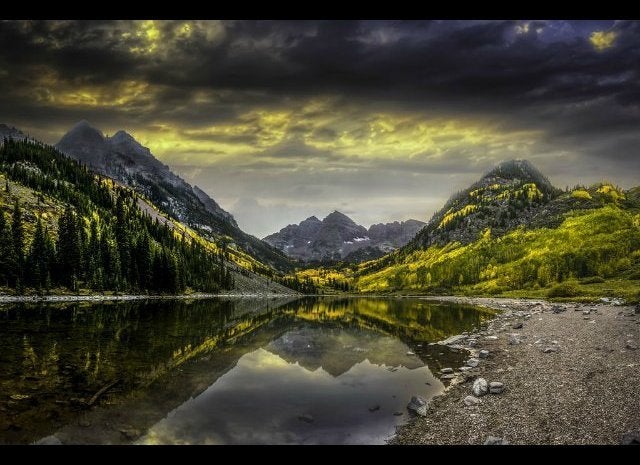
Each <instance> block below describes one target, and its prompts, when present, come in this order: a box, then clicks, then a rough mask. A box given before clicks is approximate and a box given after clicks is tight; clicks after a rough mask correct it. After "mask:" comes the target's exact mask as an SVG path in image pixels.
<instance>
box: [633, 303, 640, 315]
mask: <svg viewBox="0 0 640 465" xmlns="http://www.w3.org/2000/svg"><path fill="white" fill-rule="evenodd" d="M633 313H635V314H636V315H640V304H638V305H636V308H635V309H634V310H633Z"/></svg>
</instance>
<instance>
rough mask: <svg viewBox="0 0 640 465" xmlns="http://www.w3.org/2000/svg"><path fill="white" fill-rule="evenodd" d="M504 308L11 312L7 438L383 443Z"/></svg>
mask: <svg viewBox="0 0 640 465" xmlns="http://www.w3.org/2000/svg"><path fill="white" fill-rule="evenodd" d="M493 315H494V312H493V311H491V310H489V309H485V308H481V307H475V306H471V305H461V304H454V303H438V302H434V301H427V300H424V299H418V298H415V299H414V298H357V297H317V298H301V299H293V298H291V299H278V298H272V299H249V298H217V299H207V300H193V301H184V300H162V301H146V302H108V303H100V304H96V303H68V304H11V305H2V306H0V443H4V444H16V443H17V444H28V443H32V442H37V441H42V442H54V443H55V442H62V443H65V444H66V443H71V444H85V443H91V444H121V443H135V444H383V443H385V441H386V440H387V439H389V438H390V437H391V436H392V435H393V434H394V432H395V429H396V427H397V426H398V425H400V424H402V423H405V422H407V421H408V420H409V418H410V415H412V414H411V413H410V412H409V411H408V410H407V409H406V405H407V403H408V402H409V400H410V399H411V396H414V395H421V396H423V397H424V398H427V399H429V398H432V397H433V396H435V395H438V394H440V393H441V392H442V391H443V390H444V389H445V387H446V386H445V384H444V383H446V382H447V381H441V380H440V379H439V377H438V375H439V371H440V369H442V368H444V367H452V368H456V367H459V366H461V365H462V364H463V362H464V360H465V359H466V358H468V356H467V353H466V352H464V351H458V350H455V349H451V348H448V347H444V346H439V345H429V343H431V342H436V341H439V340H442V339H445V338H446V337H448V336H451V335H454V334H459V333H461V332H463V331H469V330H472V329H473V328H479V327H481V326H482V325H483V323H484V322H486V321H487V320H488V319H490V318H492V317H493Z"/></svg>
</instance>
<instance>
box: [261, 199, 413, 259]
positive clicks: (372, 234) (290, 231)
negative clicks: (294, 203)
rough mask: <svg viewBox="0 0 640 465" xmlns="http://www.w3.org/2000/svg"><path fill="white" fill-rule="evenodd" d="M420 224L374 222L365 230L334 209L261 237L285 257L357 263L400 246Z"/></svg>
mask: <svg viewBox="0 0 640 465" xmlns="http://www.w3.org/2000/svg"><path fill="white" fill-rule="evenodd" d="M422 226H424V223H423V222H421V221H418V220H408V221H404V222H402V223H399V222H397V221H396V222H394V223H387V224H382V223H380V224H374V225H372V226H371V227H370V228H369V229H368V230H367V229H366V228H365V227H364V226H361V225H358V224H356V223H355V222H354V221H353V220H352V219H351V218H349V217H348V216H347V215H345V214H343V213H340V212H339V211H334V212H332V213H331V214H329V215H328V216H327V217H326V218H324V219H323V220H322V221H320V220H319V219H318V218H316V217H315V216H311V217H309V218H307V219H306V220H304V221H302V222H301V223H300V224H297V225H296V224H290V225H288V226H286V227H284V228H282V229H281V230H280V231H279V232H277V233H274V234H271V235H269V236H267V237H265V238H264V239H263V240H264V241H265V242H267V243H269V244H271V245H273V246H274V247H276V248H278V249H280V250H282V251H283V252H285V253H286V254H287V255H288V256H290V257H292V258H297V259H299V260H302V261H306V262H310V261H319V262H334V261H339V260H345V261H352V262H360V261H363V260H367V259H371V258H377V257H379V256H382V255H384V254H385V253H388V252H390V251H393V250H395V249H396V248H398V247H401V246H403V245H404V244H406V243H407V242H409V240H411V239H412V238H413V237H414V236H415V234H416V233H417V232H418V231H419V230H420V228H422Z"/></svg>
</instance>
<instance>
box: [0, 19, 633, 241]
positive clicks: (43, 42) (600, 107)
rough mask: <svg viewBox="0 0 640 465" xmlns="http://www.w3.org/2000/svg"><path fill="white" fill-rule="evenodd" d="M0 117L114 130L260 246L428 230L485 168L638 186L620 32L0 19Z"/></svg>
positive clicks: (46, 135) (31, 126)
mask: <svg viewBox="0 0 640 465" xmlns="http://www.w3.org/2000/svg"><path fill="white" fill-rule="evenodd" d="M0 43H1V44H3V46H2V47H0V122H1V123H6V124H9V125H12V126H16V127H18V128H20V129H22V130H23V131H25V132H28V133H29V134H30V135H31V136H33V137H36V138H38V139H40V140H42V141H44V142H48V143H56V142H57V141H58V140H59V139H60V138H61V137H62V135H63V134H64V133H65V132H66V131H67V130H68V129H70V128H71V127H72V126H73V125H74V124H75V123H76V122H78V121H80V120H83V119H84V120H88V121H89V122H90V123H91V124H92V125H94V126H95V127H97V128H99V129H101V130H102V131H103V132H104V133H106V134H113V133H115V132H116V131H117V130H119V129H124V130H126V131H127V132H129V133H130V134H132V135H133V136H134V137H136V139H138V140H139V141H140V142H141V143H142V144H143V145H145V146H147V147H149V148H150V149H151V151H152V153H153V154H154V155H156V156H157V157H158V158H159V159H160V160H162V161H163V162H164V163H166V164H168V165H169V166H170V167H171V168H172V169H173V170H174V171H175V172H176V173H178V174H179V175H180V176H182V177H183V178H185V179H186V180H187V181H188V182H190V183H192V184H196V185H198V186H199V187H200V188H202V189H203V190H205V191H206V192H207V193H209V195H211V196H212V197H213V198H214V199H215V200H216V201H217V202H218V203H219V204H220V205H221V206H222V207H223V208H225V209H226V210H228V211H230V212H231V213H233V214H234V216H235V217H236V220H237V221H238V224H239V225H240V226H241V227H242V228H243V229H244V230H246V231H247V232H249V233H252V234H254V235H257V236H259V237H263V236H265V235H267V234H270V233H272V232H275V231H277V230H279V229H280V228H282V227H284V226H286V225H287V224H290V223H298V222H300V221H301V220H303V219H304V218H307V217H309V216H311V215H316V216H318V217H319V218H323V217H324V216H326V215H327V214H328V213H330V212H331V211H333V210H340V211H342V212H343V213H346V214H347V215H349V216H351V217H352V218H353V219H354V220H355V221H356V222H358V223H360V224H363V225H364V226H367V227H368V226H369V225H370V224H373V223H379V222H388V221H395V220H405V219H409V218H415V219H419V220H422V221H427V220H428V219H429V218H430V217H431V215H432V214H433V213H434V212H435V211H437V210H438V209H439V208H440V207H441V206H442V205H443V204H444V202H445V201H446V200H447V199H448V198H449V196H451V195H452V194H453V193H455V192H456V191H458V190H461V189H464V188H465V187H467V186H468V185H469V184H470V183H471V182H473V181H475V180H476V179H478V178H479V177H480V176H482V174H483V173H484V172H486V171H487V170H489V169H490V168H491V167H492V166H494V165H495V164H497V163H499V162H500V161H503V160H508V159H513V158H525V159H528V160H530V161H531V162H532V163H534V164H535V165H536V166H537V167H538V168H539V169H540V170H541V171H542V172H543V173H545V174H547V175H548V177H549V178H550V179H551V181H552V182H553V183H554V184H556V185H557V186H559V187H565V186H573V185H575V184H578V183H582V184H590V183H594V182H599V181H603V180H610V181H613V182H615V183H617V184H618V185H620V186H622V187H625V188H628V187H632V186H634V185H638V184H640V182H638V181H639V179H640V156H639V155H640V154H639V153H638V147H640V22H638V21H609V20H608V21H542V20H531V21H530V20H500V21H484V20H483V21H452V20H447V21H202V20H194V21H186V20H180V21H166V20H162V21H158V20H156V21H154V20H144V21H142V20H140V21H137V20H135V21H134V20H129V21H1V22H0Z"/></svg>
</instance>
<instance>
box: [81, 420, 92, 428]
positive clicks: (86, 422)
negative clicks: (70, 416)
mask: <svg viewBox="0 0 640 465" xmlns="http://www.w3.org/2000/svg"><path fill="white" fill-rule="evenodd" d="M78 426H82V427H83V428H88V427H89V426H91V422H90V421H88V420H80V421H78Z"/></svg>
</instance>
